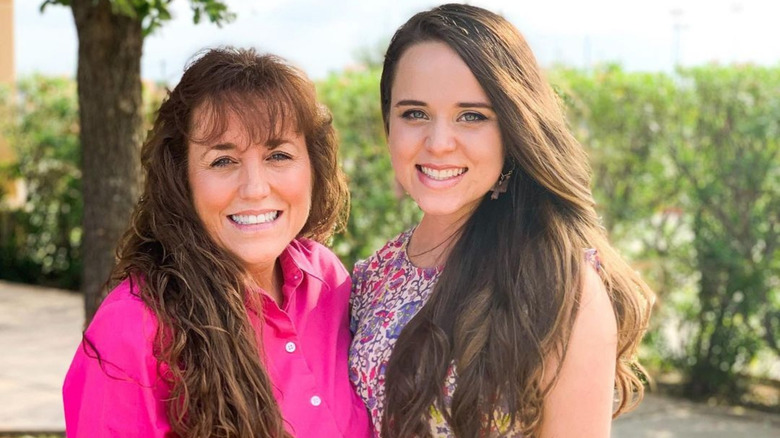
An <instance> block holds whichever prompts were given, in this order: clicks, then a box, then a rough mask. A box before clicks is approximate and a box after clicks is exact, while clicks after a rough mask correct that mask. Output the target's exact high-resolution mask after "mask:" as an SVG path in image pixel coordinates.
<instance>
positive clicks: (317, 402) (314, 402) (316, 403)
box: [309, 395, 322, 406]
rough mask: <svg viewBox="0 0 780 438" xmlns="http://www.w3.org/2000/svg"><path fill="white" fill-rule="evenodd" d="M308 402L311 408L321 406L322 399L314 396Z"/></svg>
mask: <svg viewBox="0 0 780 438" xmlns="http://www.w3.org/2000/svg"><path fill="white" fill-rule="evenodd" d="M309 401H310V402H311V405H312V406H319V405H321V404H322V399H321V398H319V397H318V396H316V395H315V396H314V397H312V398H311V400H309Z"/></svg>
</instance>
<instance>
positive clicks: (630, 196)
mask: <svg viewBox="0 0 780 438" xmlns="http://www.w3.org/2000/svg"><path fill="white" fill-rule="evenodd" d="M548 74H549V77H550V79H551V82H553V83H554V84H555V87H556V89H557V91H558V93H559V95H560V96H561V98H562V102H563V103H564V104H565V106H566V109H567V114H568V117H569V121H570V124H571V127H572V129H573V130H574V132H575V134H576V136H577V137H578V138H579V139H580V140H581V141H582V142H583V144H585V145H586V147H587V148H588V150H589V153H590V157H591V166H592V169H593V173H594V192H595V195H596V198H597V201H598V203H599V205H598V208H599V210H600V213H601V214H602V215H603V221H604V225H605V227H606V228H607V230H608V231H609V233H610V235H611V237H612V239H613V241H614V242H615V243H616V244H617V245H618V246H619V247H620V248H621V250H622V251H623V253H624V254H626V255H627V257H628V258H629V259H630V260H631V261H632V263H633V264H634V266H635V267H636V269H637V270H639V271H640V272H641V273H642V274H643V276H644V277H645V278H646V279H647V281H648V282H650V283H651V285H652V286H653V288H654V289H655V290H656V291H657V293H658V303H657V307H656V310H655V314H654V319H653V323H652V327H651V331H650V332H649V334H648V336H647V337H646V341H645V344H644V346H643V351H642V355H643V356H644V360H645V362H648V363H650V364H651V366H652V367H653V368H654V369H656V370H661V371H669V370H678V371H680V372H681V373H682V375H683V376H685V378H686V380H685V382H686V386H685V389H686V392H687V393H688V394H689V395H691V396H694V397H704V396H713V395H715V396H722V397H726V398H732V399H733V398H735V397H738V396H739V395H740V394H741V393H742V392H743V390H744V388H743V386H742V384H743V383H742V382H744V380H743V379H739V378H737V376H740V375H753V376H762V377H773V378H775V379H777V378H778V375H777V374H771V372H774V373H777V372H778V365H777V363H778V360H779V359H778V358H780V67H775V68H768V67H757V66H706V67H697V68H692V69H685V70H680V71H677V72H675V73H674V74H668V73H636V72H626V71H624V70H623V69H621V68H620V67H619V66H614V65H607V66H603V67H600V68H596V69H593V70H588V71H582V70H572V69H565V68H558V69H555V70H553V71H550V72H548ZM378 82H379V71H378V69H377V68H376V66H373V67H370V68H367V69H366V70H364V71H358V70H353V71H345V72H338V73H333V74H331V75H330V76H329V77H328V78H326V79H324V80H323V81H320V83H318V90H319V93H320V97H321V99H322V100H323V102H324V103H325V104H326V105H327V106H328V107H329V108H330V109H331V111H332V112H333V115H334V122H335V125H336V127H337V129H338V131H339V135H340V140H341V146H342V149H341V158H342V163H343V166H344V169H345V171H346V173H347V174H348V176H349V178H350V189H351V191H352V214H351V216H350V220H349V224H348V225H347V228H346V230H345V231H344V232H343V233H341V234H339V235H337V236H336V237H335V238H334V241H333V247H334V250H335V251H336V252H337V253H338V254H339V256H341V258H342V260H343V261H344V263H345V264H346V265H347V266H348V267H350V266H351V265H352V263H354V261H355V260H357V259H359V258H363V257H366V256H367V255H368V254H370V253H371V252H372V251H374V250H375V249H377V248H378V247H379V246H381V245H382V244H383V242H384V241H386V240H387V239H388V238H390V237H392V236H393V235H394V234H396V233H398V232H399V231H401V230H403V229H404V228H407V227H409V226H411V225H412V224H414V223H415V221H416V220H417V218H418V217H419V211H418V209H417V208H416V207H415V206H414V204H413V203H412V202H410V200H409V199H407V198H405V197H404V196H403V193H402V191H401V190H399V189H398V188H397V186H396V184H395V183H394V179H393V173H392V168H391V166H390V161H389V157H388V154H387V151H386V147H385V141H384V129H383V126H382V121H381V115H380V111H379V96H378ZM18 88H19V93H18V94H19V96H18V98H17V99H15V103H14V104H13V106H12V107H10V108H9V107H5V108H2V109H0V111H4V112H6V113H9V112H10V113H12V114H14V115H13V117H12V118H10V119H9V120H11V121H12V123H10V124H9V125H8V126H6V127H5V128H6V130H5V132H6V136H7V138H8V139H9V142H10V143H11V144H12V145H13V147H14V149H15V153H16V156H17V160H16V163H15V164H14V165H13V166H10V167H8V166H6V167H4V168H3V169H4V170H3V172H4V173H3V174H2V178H3V179H5V180H6V181H7V180H9V179H11V178H21V179H22V180H24V181H25V183H26V185H27V187H28V191H29V192H28V197H27V199H26V201H25V203H24V205H23V206H22V207H21V208H17V209H11V208H10V207H8V206H5V207H3V208H2V211H0V220H1V221H0V278H7V279H13V280H17V281H30V282H33V281H35V282H43V283H46V284H55V285H59V286H63V287H68V288H72V289H77V288H78V285H79V283H78V281H79V272H80V270H79V269H78V266H79V265H80V264H81V259H80V252H79V237H80V236H81V228H80V224H81V218H80V215H81V214H82V209H81V197H80V192H79V181H80V174H79V171H78V170H77V169H78V166H77V162H78V159H79V158H78V157H79V151H80V148H79V145H78V126H77V121H76V120H77V119H76V110H75V108H76V98H75V92H74V89H75V88H74V84H73V82H72V81H70V80H67V79H55V78H44V77H31V78H26V79H23V80H22V81H21V82H20V83H19V86H18ZM160 96H161V94H160V92H159V91H155V89H153V88H149V89H148V91H147V96H146V98H145V101H146V102H159V99H160ZM4 101H6V100H4ZM11 101H13V100H11ZM155 105H156V103H147V108H146V109H145V114H146V119H145V120H147V123H148V120H149V119H150V114H151V111H152V110H153V107H154V106H155ZM4 119H5V118H4ZM0 182H1V181H0ZM0 186H2V184H0ZM8 230H11V232H9V231H8ZM771 366H774V367H775V368H774V370H773V371H772V370H770V367H771Z"/></svg>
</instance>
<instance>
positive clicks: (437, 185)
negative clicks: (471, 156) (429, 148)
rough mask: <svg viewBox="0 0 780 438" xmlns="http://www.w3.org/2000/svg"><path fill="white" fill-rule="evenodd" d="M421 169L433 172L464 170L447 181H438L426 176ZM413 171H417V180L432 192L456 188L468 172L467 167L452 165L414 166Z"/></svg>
mask: <svg viewBox="0 0 780 438" xmlns="http://www.w3.org/2000/svg"><path fill="white" fill-rule="evenodd" d="M422 167H427V168H429V169H433V170H440V171H441V170H450V169H465V171H464V172H463V173H461V174H460V175H458V176H453V177H450V178H447V179H443V180H438V179H433V178H431V177H429V176H428V175H426V174H425V173H424V172H423V171H422ZM415 170H416V171H417V179H418V180H419V181H420V182H421V183H422V184H423V185H424V186H425V187H428V188H430V189H434V190H437V189H438V190H442V189H449V188H451V187H454V186H456V185H457V184H458V183H459V182H460V181H461V180H462V179H463V177H464V176H465V175H466V174H467V173H468V172H469V170H468V167H463V166H452V165H437V164H418V165H416V166H415Z"/></svg>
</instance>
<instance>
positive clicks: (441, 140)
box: [425, 119, 456, 154]
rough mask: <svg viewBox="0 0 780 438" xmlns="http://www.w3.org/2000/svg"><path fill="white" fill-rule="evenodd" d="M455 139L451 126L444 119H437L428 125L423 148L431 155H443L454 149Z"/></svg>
mask: <svg viewBox="0 0 780 438" xmlns="http://www.w3.org/2000/svg"><path fill="white" fill-rule="evenodd" d="M455 145H456V139H455V130H454V128H453V126H452V125H451V124H450V123H449V121H448V120H446V119H439V120H437V121H436V122H435V123H432V124H431V125H430V130H429V132H428V136H427V138H426V139H425V147H426V149H428V151H429V152H431V153H432V154H444V153H447V152H452V151H453V150H454V149H455Z"/></svg>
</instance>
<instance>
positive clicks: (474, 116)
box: [460, 112, 487, 122]
mask: <svg viewBox="0 0 780 438" xmlns="http://www.w3.org/2000/svg"><path fill="white" fill-rule="evenodd" d="M460 118H461V119H463V121H464V122H480V121H482V120H487V117H485V116H483V115H482V114H480V113H471V112H469V113H464V114H463V115H462V116H460Z"/></svg>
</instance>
